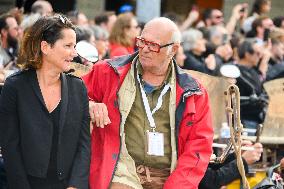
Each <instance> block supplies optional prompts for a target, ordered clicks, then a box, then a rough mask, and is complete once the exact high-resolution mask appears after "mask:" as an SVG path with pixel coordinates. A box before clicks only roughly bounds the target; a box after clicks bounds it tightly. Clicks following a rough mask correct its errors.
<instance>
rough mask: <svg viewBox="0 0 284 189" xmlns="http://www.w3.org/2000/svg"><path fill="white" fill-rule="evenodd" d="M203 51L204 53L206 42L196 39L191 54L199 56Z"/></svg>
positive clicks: (202, 39)
mask: <svg viewBox="0 0 284 189" xmlns="http://www.w3.org/2000/svg"><path fill="white" fill-rule="evenodd" d="M205 51H206V40H205V39H204V38H203V37H202V38H199V39H197V41H196V42H195V45H194V48H193V49H192V52H193V53H194V54H196V55H201V54H202V53H203V52H205Z"/></svg>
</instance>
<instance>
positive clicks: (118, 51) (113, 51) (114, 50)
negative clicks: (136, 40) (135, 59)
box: [109, 43, 134, 58]
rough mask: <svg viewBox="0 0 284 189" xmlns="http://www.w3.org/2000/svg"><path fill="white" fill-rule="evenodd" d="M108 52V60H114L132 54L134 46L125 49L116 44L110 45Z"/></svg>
mask: <svg viewBox="0 0 284 189" xmlns="http://www.w3.org/2000/svg"><path fill="white" fill-rule="evenodd" d="M109 51H110V58H115V57H118V56H122V55H127V54H132V53H134V46H133V47H131V46H129V47H125V46H122V45H120V44H117V43H110V45H109Z"/></svg>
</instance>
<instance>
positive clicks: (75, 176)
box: [69, 81, 91, 189]
mask: <svg viewBox="0 0 284 189" xmlns="http://www.w3.org/2000/svg"><path fill="white" fill-rule="evenodd" d="M82 90H83V96H82V103H83V120H82V123H81V130H80V137H79V141H78V146H77V152H76V154H75V159H74V162H73V167H72V172H71V176H70V180H69V187H71V188H80V189H88V185H89V170H90V159H91V144H90V143H91V142H90V116H89V100H88V95H87V90H86V87H85V85H84V83H83V81H82Z"/></svg>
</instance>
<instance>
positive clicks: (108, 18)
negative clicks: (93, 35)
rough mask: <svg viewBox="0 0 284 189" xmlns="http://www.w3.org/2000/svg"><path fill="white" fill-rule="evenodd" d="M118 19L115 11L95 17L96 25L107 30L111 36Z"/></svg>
mask: <svg viewBox="0 0 284 189" xmlns="http://www.w3.org/2000/svg"><path fill="white" fill-rule="evenodd" d="M116 19H117V16H116V15H115V12H114V11H106V12H103V13H101V14H99V15H97V16H96V17H95V19H94V20H95V24H96V25H98V26H100V27H102V28H103V29H105V30H106V31H107V32H108V33H109V34H110V32H111V30H112V28H113V25H114V23H115V21H116Z"/></svg>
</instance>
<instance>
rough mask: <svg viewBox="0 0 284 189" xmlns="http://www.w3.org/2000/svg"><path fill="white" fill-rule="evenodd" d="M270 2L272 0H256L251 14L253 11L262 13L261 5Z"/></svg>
mask: <svg viewBox="0 0 284 189" xmlns="http://www.w3.org/2000/svg"><path fill="white" fill-rule="evenodd" d="M268 2H270V0H255V1H254V3H253V5H252V9H251V12H250V15H252V14H253V13H257V14H261V7H262V6H263V5H264V4H267V3H268Z"/></svg>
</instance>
